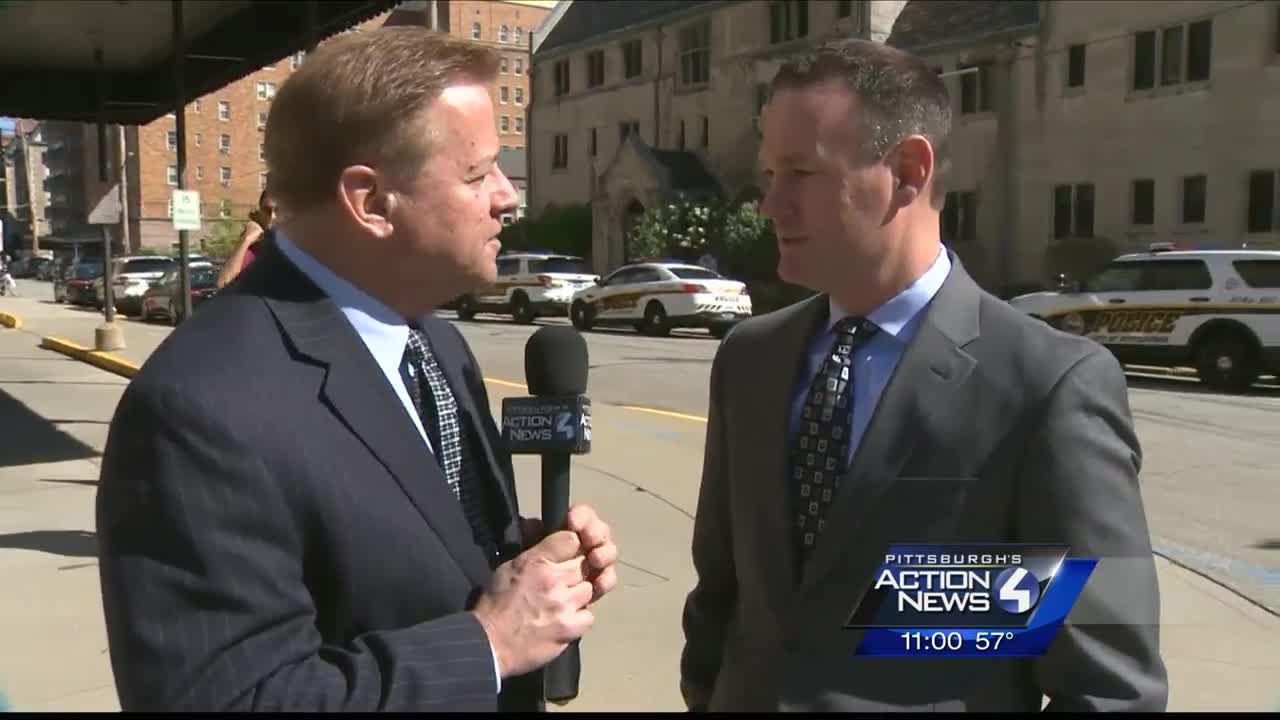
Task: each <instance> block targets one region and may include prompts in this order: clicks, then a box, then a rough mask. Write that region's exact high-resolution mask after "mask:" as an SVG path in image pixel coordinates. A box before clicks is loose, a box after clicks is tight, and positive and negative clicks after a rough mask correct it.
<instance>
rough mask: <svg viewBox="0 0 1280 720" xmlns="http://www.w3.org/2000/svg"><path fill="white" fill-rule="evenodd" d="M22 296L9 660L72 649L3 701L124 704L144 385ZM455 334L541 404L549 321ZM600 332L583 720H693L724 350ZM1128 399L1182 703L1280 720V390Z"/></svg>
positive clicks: (3, 464)
mask: <svg viewBox="0 0 1280 720" xmlns="http://www.w3.org/2000/svg"><path fill="white" fill-rule="evenodd" d="M20 286H21V292H22V294H23V297H21V298H16V299H13V298H2V299H0V312H9V313H12V314H14V315H17V316H21V317H22V318H23V319H24V327H23V329H22V330H17V331H13V330H3V329H0V422H3V424H4V427H5V428H6V430H5V431H4V433H3V437H4V441H3V443H0V448H3V450H2V451H0V455H3V458H2V460H0V483H2V484H0V539H2V540H3V542H0V572H2V573H4V574H5V576H6V577H12V576H14V574H15V573H28V574H31V576H32V577H33V578H36V579H34V580H32V581H31V582H23V583H19V584H18V587H19V588H20V590H19V592H17V593H16V594H14V593H11V594H9V595H8V596H6V597H4V599H3V600H0V616H3V617H5V618H6V624H5V626H4V627H3V628H0V631H3V632H4V633H5V636H6V638H8V641H7V643H6V645H7V646H9V647H19V646H24V645H23V643H25V646H26V647H38V648H42V649H47V648H49V647H59V648H65V649H64V650H61V651H60V652H59V653H45V654H44V655H47V656H48V657H47V658H46V657H44V656H43V655H42V656H41V657H39V658H36V659H34V660H33V659H32V658H29V657H24V656H21V655H20V654H19V655H15V654H14V653H13V652H11V651H10V652H5V653H0V691H4V692H5V693H7V694H8V695H9V697H10V699H11V701H13V703H14V705H15V706H16V707H17V708H18V709H48V710H68V709H84V710H103V709H115V707H116V705H115V704H114V703H115V700H114V693H113V690H112V687H111V685H110V669H109V667H108V666H106V665H105V663H106V655H105V647H106V646H105V637H104V636H103V634H102V633H103V631H102V628H101V608H100V605H98V604H95V603H97V597H98V596H97V586H96V583H97V574H96V571H95V570H94V569H93V568H95V567H96V563H94V562H93V559H94V555H95V551H96V545H95V541H94V538H93V535H92V528H93V518H92V497H93V485H94V480H95V479H96V476H97V468H96V462H97V456H98V454H99V453H100V452H101V448H102V446H103V443H104V442H105V436H106V427H107V423H108V422H109V420H110V415H111V411H112V409H113V408H114V401H115V399H118V397H119V393H120V392H121V390H122V388H123V386H124V384H125V383H126V382H127V381H126V380H125V379H123V378H119V377H117V376H114V375H111V374H109V373H107V372H104V371H102V370H98V369H96V368H93V367H90V366H88V365H84V364H81V363H78V362H75V361H73V360H69V359H67V358H64V357H62V356H60V355H57V354H55V353H52V352H49V351H46V350H40V349H38V348H37V347H36V346H37V345H38V343H39V341H40V337H41V336H48V335H55V336H59V337H63V338H65V339H67V340H71V341H73V342H77V343H80V344H82V345H90V346H91V345H92V343H93V328H94V327H95V326H96V325H97V324H98V323H100V321H101V317H100V315H97V314H95V313H93V312H91V311H88V310H81V309H76V308H70V307H66V306H60V305H57V304H54V303H52V300H51V293H50V289H49V284H48V283H40V282H33V281H25V282H21V283H20ZM540 322H543V323H554V322H563V321H560V320H545V321H540ZM122 323H123V327H124V335H125V339H126V342H127V343H128V348H127V349H125V350H123V351H121V352H119V353H116V355H118V356H120V357H122V358H126V359H128V360H131V361H133V362H135V363H141V362H143V361H145V358H146V356H147V355H148V354H149V353H150V352H151V350H152V349H154V347H155V346H156V345H158V344H159V343H160V342H162V341H163V339H164V338H165V337H166V336H167V334H168V332H169V328H168V327H166V326H162V325H145V324H143V323H140V322H137V321H134V320H122ZM458 327H459V328H460V329H461V330H462V332H463V334H464V335H465V336H466V338H467V340H468V341H469V343H470V344H471V347H472V349H473V351H474V352H475V354H476V356H477V358H478V359H479V362H480V364H481V366H482V368H483V370H484V374H485V376H486V379H487V380H488V381H489V388H490V396H491V401H492V405H493V410H494V412H495V413H496V412H498V411H499V408H500V403H501V399H502V398H503V397H507V396H516V395H521V394H523V393H524V389H523V386H522V385H523V382H524V377H523V375H524V373H523V362H524V344H525V341H526V339H527V338H528V336H529V335H530V334H532V332H534V331H535V330H536V328H537V326H536V325H535V326H532V327H530V326H519V325H514V324H512V323H511V322H510V321H509V320H507V319H496V318H488V317H486V316H481V317H480V318H478V319H477V320H475V321H472V322H467V323H459V324H458ZM585 337H586V339H587V342H588V346H589V351H590V358H591V375H590V382H589V386H588V392H589V395H590V396H591V398H592V401H593V404H594V405H595V408H596V409H595V418H594V422H593V425H594V427H595V433H594V437H593V449H592V453H591V454H590V455H587V456H584V457H579V458H576V459H575V461H574V476H573V482H574V484H573V495H574V499H575V500H577V501H587V502H590V503H592V504H593V505H595V506H597V508H598V509H599V510H600V512H601V513H602V515H604V516H605V517H607V518H608V519H609V522H610V523H611V524H612V525H613V527H614V529H615V533H616V537H617V538H618V543H619V546H620V547H621V548H623V572H622V573H621V575H622V587H621V589H620V591H619V592H617V593H616V594H615V595H614V596H611V597H610V598H609V599H608V600H607V601H606V602H605V603H603V604H602V605H601V606H600V610H599V615H598V619H597V629H596V630H593V634H592V635H590V636H589V637H588V639H586V640H584V643H583V659H584V664H585V666H586V668H587V669H586V670H585V671H584V678H583V690H582V695H581V696H580V697H579V698H578V700H576V701H574V702H573V703H571V704H570V705H569V706H568V707H567V708H566V709H567V710H571V711H577V710H602V711H603V710H653V711H662V710H679V709H682V704H681V703H680V699H679V693H678V684H677V683H678V667H677V663H676V659H677V657H678V653H679V648H680V644H681V637H682V636H681V633H680V628H679V612H680V607H681V604H682V602H683V598H684V594H685V593H686V592H687V591H688V589H689V587H690V586H691V583H692V580H693V575H692V568H691V567H690V563H689V559H688V547H689V538H690V531H691V527H692V517H693V512H694V509H695V506H696V498H697V491H698V484H699V470H700V467H701V462H702V443H703V433H704V429H705V420H704V419H703V418H705V416H706V402H707V379H708V373H709V370H710V365H711V360H712V358H713V356H714V354H715V352H716V348H717V347H718V344H719V343H718V341H717V340H714V339H712V338H711V337H710V336H709V335H707V334H706V333H705V332H701V331H690V332H688V333H680V334H673V336H672V337H669V338H650V337H645V336H641V335H638V334H636V333H634V332H632V331H630V330H617V331H605V332H593V333H587V334H586V335H585ZM1130 395H1131V403H1132V407H1133V412H1134V416H1135V418H1136V423H1137V426H1138V430H1139V433H1140V435H1141V439H1142V443H1143V448H1144V455H1145V460H1144V467H1143V472H1142V482H1143V490H1144V497H1145V500H1146V503H1147V510H1148V514H1149V519H1150V522H1151V527H1152V533H1153V536H1154V539H1155V541H1156V544H1157V551H1158V553H1159V554H1161V555H1163V556H1165V557H1166V558H1168V559H1169V560H1172V561H1173V562H1174V563H1176V565H1174V564H1170V563H1168V562H1160V563H1159V568H1160V580H1161V595H1162V623H1163V625H1164V628H1163V630H1162V645H1163V647H1162V650H1163V652H1164V653H1165V655H1166V662H1167V663H1168V664H1169V668H1170V675H1171V688H1172V689H1171V699H1170V706H1169V707H1170V709H1171V710H1175V709H1176V710H1208V709H1218V710H1230V709H1237V710H1264V709H1271V710H1273V709H1275V708H1276V707H1277V706H1278V704H1280V694H1277V692H1276V691H1275V686H1274V678H1275V676H1276V674H1277V671H1280V664H1277V663H1278V662H1280V661H1277V659H1276V653H1275V652H1274V648H1275V647H1276V643H1277V642H1280V619H1277V617H1276V613H1277V611H1280V523H1277V522H1276V508H1278V507H1280V487H1277V485H1276V483H1275V482H1274V470H1272V469H1271V468H1270V467H1269V466H1270V465H1274V460H1275V459H1276V457H1277V452H1280V429H1277V428H1278V425H1277V422H1276V421H1277V419H1278V418H1280V415H1277V411H1280V390H1276V389H1268V388H1260V389H1257V390H1256V391H1254V392H1252V393H1250V394H1249V395H1247V396H1242V397H1232V396H1224V395H1219V394H1214V393H1209V392H1204V391H1202V390H1201V388H1200V386H1199V385H1198V384H1195V383H1194V382H1189V381H1186V380H1181V379H1174V378H1157V377H1154V376H1145V375H1138V374H1135V375H1133V376H1131V394H1130ZM1268 459H1270V460H1271V461H1273V462H1272V463H1268ZM516 469H517V474H518V484H519V489H520V500H521V504H522V506H523V507H525V508H537V507H538V497H539V486H538V464H537V459H536V458H534V457H520V458H517V462H516ZM534 512H536V510H535V511H534ZM15 550H21V551H25V552H14V551H15ZM31 551H38V552H31ZM50 556H53V557H50ZM1178 565H1181V566H1186V568H1189V569H1190V571H1187V570H1184V569H1182V568H1180V567H1177V566H1178ZM1201 574H1203V575H1207V576H1208V577H1210V578H1212V579H1213V580H1215V581H1217V583H1220V584H1215V583H1210V582H1206V581H1205V580H1203V579H1201V578H1200V577H1199V575H1201ZM23 577H24V578H25V577H27V575H23ZM1224 586H1225V587H1224ZM1241 596H1244V598H1247V599H1242V597H1241ZM1263 607H1265V608H1268V609H1267V610H1264V609H1262V608H1263ZM94 613H96V615H94ZM19 617H23V618H25V621H23V622H18V621H17V620H16V618H19ZM15 638H16V639H15ZM64 667H75V668H84V671H83V672H84V674H85V677H83V678H81V677H77V678H76V679H75V680H74V681H72V680H70V679H68V678H67V677H65V674H64V673H63V672H61V671H60V670H59V669H60V668H64ZM104 670H105V675H104ZM78 672H79V671H78ZM16 678H24V679H26V680H25V682H27V683H30V684H27V685H21V684H19V683H18V682H17V680H16ZM42 683H43V684H42Z"/></svg>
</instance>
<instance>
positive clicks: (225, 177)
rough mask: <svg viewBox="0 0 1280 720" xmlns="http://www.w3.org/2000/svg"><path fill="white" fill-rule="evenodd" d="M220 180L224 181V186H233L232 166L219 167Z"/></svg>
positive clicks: (220, 181)
mask: <svg viewBox="0 0 1280 720" xmlns="http://www.w3.org/2000/svg"><path fill="white" fill-rule="evenodd" d="M218 182H219V183H222V187H231V168H229V167H227V166H226V165H223V166H222V167H220V168H218Z"/></svg>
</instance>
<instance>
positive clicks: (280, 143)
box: [265, 26, 498, 211]
mask: <svg viewBox="0 0 1280 720" xmlns="http://www.w3.org/2000/svg"><path fill="white" fill-rule="evenodd" d="M497 73H498V56H497V54H496V53H494V52H493V51H492V50H489V49H487V48H482V47H477V46H475V45H469V44H466V43H462V42H459V41H456V40H452V39H450V38H449V37H448V36H446V35H442V34H441V33H438V32H432V31H429V30H426V29H425V28H419V27H412V26H395V27H382V28H378V29H375V30H369V31H364V32H358V33H356V32H353V33H347V34H344V35H339V36H338V37H335V38H333V39H331V40H328V41H326V42H324V43H323V44H321V45H320V46H319V48H317V50H316V51H315V52H314V53H312V54H310V55H308V56H307V59H306V62H305V63H304V64H303V66H302V67H301V68H300V69H299V70H298V71H297V72H296V73H294V74H293V75H292V76H291V77H290V78H289V79H288V80H287V81H286V82H285V83H284V85H283V87H281V88H280V91H279V93H277V94H276V97H275V100H274V101H273V102H272V104H271V114H270V116H269V117H268V119H267V128H266V138H265V146H266V147H265V151H266V158H267V169H268V173H269V177H270V181H269V189H270V192H271V194H272V195H273V196H275V198H276V199H277V200H279V201H280V203H281V204H282V205H283V206H285V208H286V209H288V210H294V211H296V210H301V209H305V208H307V207H312V206H315V205H318V204H321V203H324V202H325V201H327V200H328V199H329V197H331V195H332V193H333V189H334V187H335V185H336V183H337V181H338V177H339V176H340V175H341V173H342V171H343V170H344V169H345V168H347V167H350V166H352V165H358V164H366V165H369V166H372V167H376V168H380V169H383V170H385V171H388V172H390V173H392V174H393V176H395V177H397V178H400V179H406V180H407V179H408V178H411V177H412V176H414V175H416V174H417V173H418V172H419V171H420V170H421V169H422V163H423V162H424V161H425V159H426V155H427V152H428V151H429V150H430V143H428V142H424V141H423V134H424V128H423V127H422V123H421V121H422V115H423V113H424V112H425V110H426V109H427V108H428V106H429V105H430V103H431V102H432V101H433V100H435V99H436V98H437V97H439V96H440V94H441V92H443V91H444V90H445V88H447V87H449V86H451V85H456V84H461V83H476V84H482V85H487V84H489V83H490V82H491V81H492V80H493V79H494V78H495V77H497ZM426 132H430V130H429V129H426Z"/></svg>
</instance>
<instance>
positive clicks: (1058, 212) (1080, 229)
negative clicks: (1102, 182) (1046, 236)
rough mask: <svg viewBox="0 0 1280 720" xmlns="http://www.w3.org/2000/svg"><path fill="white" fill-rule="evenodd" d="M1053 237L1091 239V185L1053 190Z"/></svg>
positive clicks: (1066, 186) (1082, 184) (1063, 186)
mask: <svg viewBox="0 0 1280 720" xmlns="http://www.w3.org/2000/svg"><path fill="white" fill-rule="evenodd" d="M1053 237H1054V239H1062V238H1069V237H1078V238H1087V237H1093V184H1092V183H1081V184H1079V185H1074V186H1072V185H1057V186H1055V187H1054V188H1053Z"/></svg>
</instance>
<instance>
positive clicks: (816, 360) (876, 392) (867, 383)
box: [788, 248, 951, 463]
mask: <svg viewBox="0 0 1280 720" xmlns="http://www.w3.org/2000/svg"><path fill="white" fill-rule="evenodd" d="M950 272H951V258H950V256H948V254H947V251H946V249H945V248H944V249H943V250H942V251H941V252H939V253H938V257H937V259H935V260H934V261H933V265H931V266H930V267H929V269H928V270H926V271H925V273H924V275H921V276H920V278H919V279H918V280H916V281H915V282H914V283H912V284H911V286H910V287H908V288H907V289H906V290H903V291H902V292H901V293H899V294H898V295H896V296H894V297H893V298H892V299H890V300H889V301H888V302H886V303H885V304H883V305H881V306H880V307H878V308H876V310H875V311H874V312H872V313H871V314H870V315H868V316H867V319H868V320H870V321H871V322H873V323H875V325H876V327H878V328H880V330H879V332H877V333H876V334H875V335H873V336H872V337H871V339H870V340H868V341H867V342H866V343H865V344H863V345H862V346H860V347H859V348H858V349H856V350H854V351H853V358H852V361H851V371H852V372H851V373H850V374H851V376H852V378H853V382H852V383H850V384H849V391H850V392H852V393H853V397H852V400H853V412H852V417H851V418H850V426H851V427H850V428H849V451H848V455H847V456H846V457H845V461H846V462H847V463H851V462H853V456H854V453H856V452H857V449H858V446H859V445H860V444H861V443H862V437H863V436H864V435H865V434H866V432H867V426H868V425H870V424H871V416H872V414H874V413H875V409H876V405H878V404H879V402H880V396H881V395H882V394H883V393H884V389H885V387H886V386H887V385H888V384H889V379H890V378H891V377H893V371H894V369H896V368H897V367H898V361H899V360H901V359H902V353H903V351H904V350H906V348H907V344H908V343H909V342H911V338H913V337H915V334H916V330H917V329H918V328H919V327H920V321H921V320H923V319H924V313H923V312H922V311H923V310H924V309H925V307H926V306H928V304H929V301H930V300H932V299H933V296H934V295H936V294H937V293H938V290H939V289H940V288H941V287H942V283H943V282H944V281H946V279H947V275H948V274H949V273H950ZM848 315H849V312H848V311H847V310H845V309H844V308H842V307H840V306H839V305H837V304H836V303H835V301H831V302H830V311H829V315H828V318H827V323H826V325H825V326H824V327H823V330H822V332H819V333H817V334H816V335H815V336H814V337H813V338H812V339H811V340H810V341H809V348H808V352H807V353H806V355H805V365H804V375H802V376H801V378H800V379H799V380H798V381H797V387H796V388H795V390H794V392H793V393H792V401H791V421H790V425H789V428H790V434H789V435H788V439H789V440H791V441H793V440H794V438H795V436H796V432H797V430H798V429H799V427H800V414H801V412H802V411H803V409H804V403H805V399H806V398H807V397H808V395H809V385H810V384H811V383H812V382H813V377H814V375H816V374H817V373H818V369H819V368H820V367H821V366H822V361H823V360H824V359H825V358H826V356H827V355H828V354H830V353H831V345H832V343H834V342H835V332H834V331H833V328H834V327H835V325H836V323H837V322H839V321H840V320H842V319H844V318H845V317H848Z"/></svg>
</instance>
